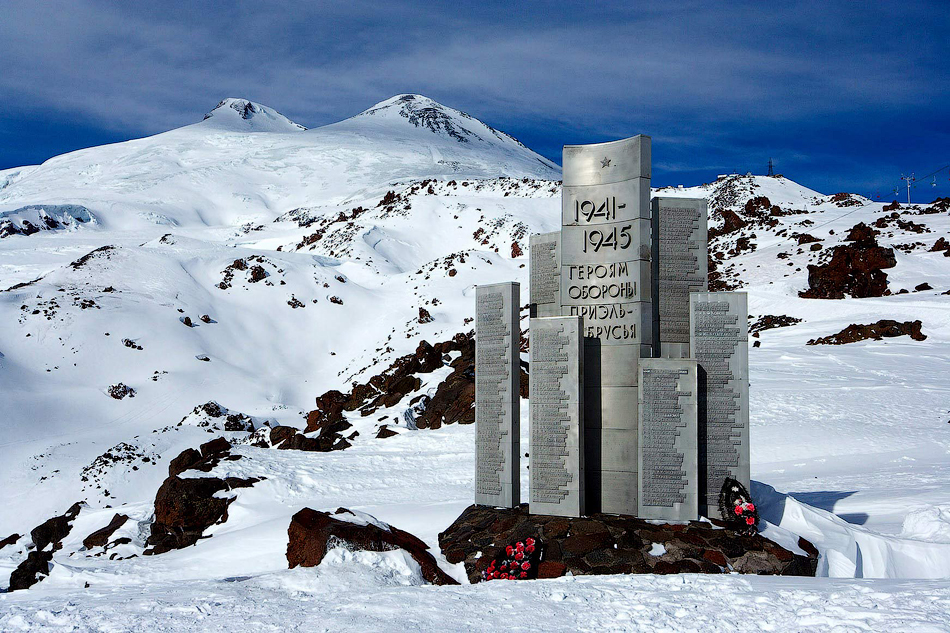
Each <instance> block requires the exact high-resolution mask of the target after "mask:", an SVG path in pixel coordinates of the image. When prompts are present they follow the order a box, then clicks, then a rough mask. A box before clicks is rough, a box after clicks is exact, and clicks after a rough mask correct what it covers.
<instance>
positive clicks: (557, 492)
mask: <svg viewBox="0 0 950 633" xmlns="http://www.w3.org/2000/svg"><path fill="white" fill-rule="evenodd" d="M583 331H584V321H583V319H581V318H580V317H546V318H536V319H531V364H530V367H531V371H530V372H529V374H528V376H529V385H530V393H531V401H530V404H529V408H528V419H529V425H530V434H531V435H530V437H531V446H530V450H529V458H528V474H529V479H530V496H529V500H528V509H529V511H530V512H531V513H532V514H549V515H556V516H567V517H579V516H583V515H584V512H585V504H584V497H585V494H586V491H585V488H584V402H583V399H584V391H583V385H584V352H583V342H584V337H583Z"/></svg>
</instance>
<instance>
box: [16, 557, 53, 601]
mask: <svg viewBox="0 0 950 633" xmlns="http://www.w3.org/2000/svg"><path fill="white" fill-rule="evenodd" d="M52 561H53V552H41V551H32V552H30V553H29V555H27V557H26V560H25V561H23V562H22V563H20V565H19V566H18V567H17V568H16V569H14V570H13V573H11V574H10V589H9V590H10V591H19V590H21V589H29V588H30V587H32V586H33V585H35V584H36V583H38V582H39V581H41V580H43V579H44V578H46V576H48V575H49V565H50V563H51V562H52Z"/></svg>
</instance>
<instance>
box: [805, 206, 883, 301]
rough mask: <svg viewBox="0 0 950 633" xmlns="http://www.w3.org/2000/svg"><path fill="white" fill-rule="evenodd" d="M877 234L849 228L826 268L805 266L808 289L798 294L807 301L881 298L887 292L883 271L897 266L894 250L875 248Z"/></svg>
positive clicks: (860, 226)
mask: <svg viewBox="0 0 950 633" xmlns="http://www.w3.org/2000/svg"><path fill="white" fill-rule="evenodd" d="M876 235H877V231H876V230H874V229H873V228H871V227H869V226H868V225H866V224H864V223H861V224H857V225H855V226H854V227H852V228H851V230H850V231H849V233H848V237H847V239H848V241H851V242H853V243H852V244H843V245H840V246H836V247H834V250H833V251H832V255H831V260H830V261H829V262H828V263H827V264H821V265H814V264H810V265H809V266H808V289H807V290H804V291H802V292H799V293H798V294H799V296H800V297H804V298H807V299H843V298H844V297H845V295H850V296H852V297H855V298H861V297H882V296H884V295H885V293H886V292H887V273H885V272H884V270H883V269H885V268H893V267H894V266H896V265H897V259H896V258H895V257H894V249H892V248H885V247H882V246H879V245H878V243H877V241H876V239H875V236H876Z"/></svg>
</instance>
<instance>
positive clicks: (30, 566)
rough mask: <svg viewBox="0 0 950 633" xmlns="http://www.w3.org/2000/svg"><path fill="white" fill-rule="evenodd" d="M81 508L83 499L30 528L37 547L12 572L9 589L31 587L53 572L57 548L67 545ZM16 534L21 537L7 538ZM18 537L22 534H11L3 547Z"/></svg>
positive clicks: (16, 589)
mask: <svg viewBox="0 0 950 633" xmlns="http://www.w3.org/2000/svg"><path fill="white" fill-rule="evenodd" d="M81 509H82V506H81V505H80V504H79V503H74V504H73V505H71V506H70V507H69V509H68V510H67V511H66V513H65V514H63V515H61V516H57V517H53V518H52V519H48V520H46V521H44V522H43V523H41V524H39V525H38V526H36V527H35V528H33V529H32V530H31V531H30V538H32V539H33V545H34V546H35V549H34V550H33V551H32V552H30V553H29V554H28V555H27V557H26V560H24V561H23V562H22V563H20V564H19V565H18V566H17V568H16V569H14V570H13V572H12V573H11V574H10V588H9V591H18V590H20V589H29V588H30V587H32V586H33V585H35V584H36V583H38V582H40V581H41V580H43V579H44V578H45V577H46V576H48V575H49V570H50V563H52V561H53V552H55V551H56V550H58V549H60V548H61V547H62V546H63V539H64V538H66V537H67V536H69V533H70V532H71V531H72V529H73V525H72V523H73V521H74V520H75V519H76V517H77V516H79V512H80V510H81ZM14 536H17V538H15V539H13V541H12V542H10V543H8V542H7V541H9V540H10V539H11V538H13V537H14ZM18 539H19V537H18V535H16V534H14V535H11V536H10V537H9V538H8V539H5V540H4V541H3V545H0V547H2V546H4V545H7V544H12V543H15V542H16V541H17V540H18ZM47 548H49V549H47Z"/></svg>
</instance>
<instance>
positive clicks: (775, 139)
mask: <svg viewBox="0 0 950 633" xmlns="http://www.w3.org/2000/svg"><path fill="white" fill-rule="evenodd" d="M948 16H950V4H948V2H947V1H946V0H941V1H937V2H914V1H902V2H851V1H841V2H832V1H827V0H826V1H823V2H794V1H787V2H783V3H765V2H732V3H728V2H678V3H676V2H642V3H640V2H631V1H627V2H616V3H615V2H607V1H603V2H597V3H570V2H557V3H546V2H533V1H530V0H529V1H521V2H494V1H488V0H483V1H480V2H472V3H467V2H438V1H434V0H426V1H424V2H399V3H396V2H325V3H321V2H306V3H305V2H290V1H272V2H260V1H254V2H244V1H240V0H238V1H234V0H232V1H230V2H205V1H201V0H188V1H185V2H178V1H161V2H150V3H144V2H134V3H118V2H113V1H111V0H110V1H108V2H105V1H103V2H100V1H97V0H70V1H68V2H67V1H57V0H44V1H43V2H36V1H35V0H27V1H24V0H4V1H3V2H0V60H2V61H0V68H2V71H0V105H2V107H0V169H2V168H6V167H14V166H19V165H24V164H35V163H39V162H42V161H44V160H46V159H47V158H50V157H51V156H55V155H57V154H61V153H63V152H67V151H70V150H73V149H78V148H81V147H88V146H91V145H99V144H102V143H108V142H113V141H118V140H124V139H129V138H135V137H139V136H145V135H148V134H154V133H156V132H161V131H164V130H168V129H171V128H174V127H178V126H181V125H187V124H189V123H193V122H195V121H199V120H201V117H202V116H203V115H204V113H205V112H207V111H209V110H210V109H211V108H213V107H214V106H215V104H217V102H218V101H220V100H221V99H222V98H224V97H229V96H231V97H244V98H247V99H251V100H253V101H257V102H259V103H263V104H265V105H268V106H271V107H273V108H276V109H277V110H279V111H281V112H282V113H283V114H285V115H287V116H289V117H290V118H291V119H293V120H295V121H297V122H299V123H302V124H303V125H307V126H308V127H316V126H319V125H323V124H326V123H331V122H334V121H337V120H340V119H343V118H346V117H348V116H351V115H353V114H356V113H357V112H359V111H361V110H363V109H364V108H366V107H369V106H370V105H372V104H374V103H376V102H378V101H381V100H383V99H385V98H387V97H390V96H392V95H394V94H397V93H402V92H416V93H421V94H425V95H427V96H430V97H432V98H434V99H436V100H438V101H440V102H442V103H444V104H446V105H450V106H453V107H456V108H459V109H461V110H464V111H466V112H468V113H470V114H472V115H473V116H476V117H478V118H480V119H482V120H483V121H485V122H486V123H489V124H491V125H493V126H495V127H497V128H500V129H502V130H505V131H506V132H509V133H511V134H513V135H514V136H516V137H518V138H519V139H520V140H521V141H523V142H524V143H525V144H526V145H528V146H529V147H531V148H533V149H535V150H537V151H538V152H540V153H542V154H544V155H545V156H548V157H549V158H551V159H553V160H555V161H557V162H560V150H561V146H562V145H563V144H565V143H589V142H597V141H603V140H612V139H615V138H621V137H625V136H629V135H632V134H636V133H644V134H649V135H651V136H652V137H653V158H654V167H653V176H654V184H655V185H666V184H687V185H690V184H699V183H700V182H705V181H708V180H710V179H712V178H715V176H716V175H717V174H719V173H724V172H729V171H740V172H746V171H752V172H755V173H764V171H765V169H766V165H767V162H768V159H769V157H772V158H773V159H774V161H775V166H776V170H777V171H779V172H781V173H784V174H785V175H787V176H789V177H791V178H793V179H795V180H797V181H799V182H801V183H802V184H805V185H808V186H811V187H813V188H816V189H818V190H821V191H823V192H826V193H834V192H837V191H841V190H847V191H856V192H859V193H865V194H871V195H877V194H880V195H881V196H882V199H889V198H893V197H894V194H893V188H894V187H895V186H897V185H899V184H900V176H901V173H903V172H912V171H913V172H916V173H917V175H918V176H922V175H924V174H926V173H928V172H930V171H932V170H934V169H937V168H939V167H941V166H943V165H947V164H948V163H950V115H948V113H950V37H948V33H950V17H948ZM936 182H937V184H938V185H939V186H938V187H935V188H934V187H931V185H930V181H929V180H928V182H926V183H921V185H920V186H918V188H917V190H916V191H915V192H914V195H915V198H916V200H915V201H929V200H931V199H932V198H933V196H934V195H950V174H948V172H947V170H946V169H945V170H943V171H942V172H940V174H938V175H937V178H936ZM902 195H903V194H902ZM902 199H903V198H902Z"/></svg>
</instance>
